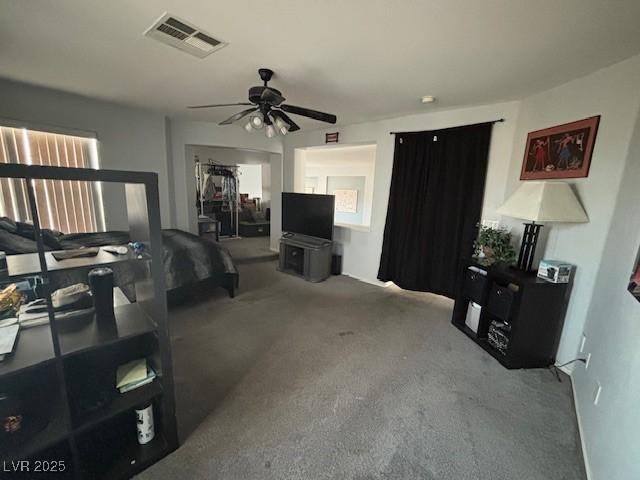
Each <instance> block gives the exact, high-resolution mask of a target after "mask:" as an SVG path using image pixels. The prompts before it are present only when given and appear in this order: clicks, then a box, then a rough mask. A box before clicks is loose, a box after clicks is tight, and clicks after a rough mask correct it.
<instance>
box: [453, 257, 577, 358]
mask: <svg viewBox="0 0 640 480" xmlns="http://www.w3.org/2000/svg"><path fill="white" fill-rule="evenodd" d="M469 267H474V269H480V270H482V271H483V273H484V275H483V274H482V273H478V272H477V271H473V270H470V269H469ZM461 268H462V272H461V278H462V281H461V282H460V286H459V289H458V293H457V296H456V302H455V305H454V309H453V316H452V319H451V323H453V325H454V326H455V327H457V328H458V329H460V330H461V331H462V332H464V333H465V334H466V335H467V336H468V337H469V338H470V339H471V340H473V341H474V342H475V343H476V344H478V345H479V346H480V347H481V348H483V349H484V350H485V351H487V352H488V353H489V354H491V355H492V356H493V357H494V358H495V359H496V360H498V361H499V362H500V363H501V364H502V365H503V366H505V367H506V368H541V367H547V366H549V365H553V364H554V362H555V358H556V351H557V349H558V344H559V342H560V335H561V332H562V326H563V324H564V316H565V312H566V309H567V304H568V300H569V292H570V284H567V283H564V284H554V283H550V282H547V281H546V280H542V279H540V278H538V277H537V276H536V274H535V272H522V271H520V270H516V269H513V268H509V267H487V266H483V265H482V264H480V263H478V262H477V261H474V260H470V261H465V262H463V265H462V267H461ZM470 301H472V302H475V303H478V304H480V306H481V307H482V310H481V313H480V321H479V324H478V330H477V332H474V331H473V330H471V329H470V328H469V327H468V326H467V325H466V324H465V320H466V316H467V309H468V308H469V302H470ZM492 322H496V323H497V324H499V325H503V326H504V327H503V329H502V330H500V333H501V335H502V334H503V335H504V336H505V337H506V339H507V342H508V344H507V347H506V348H504V349H498V348H496V347H495V346H494V345H492V344H491V343H490V342H489V339H488V337H489V330H490V328H491V324H492Z"/></svg>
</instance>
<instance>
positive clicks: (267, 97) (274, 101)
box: [260, 87, 285, 106]
mask: <svg viewBox="0 0 640 480" xmlns="http://www.w3.org/2000/svg"><path fill="white" fill-rule="evenodd" d="M260 100H262V101H264V102H267V103H268V104H269V105H274V106H277V105H280V104H281V103H282V102H284V101H285V98H284V97H283V96H282V95H280V94H279V93H278V92H275V91H273V90H271V89H270V88H269V87H266V88H265V89H264V90H263V91H262V95H260Z"/></svg>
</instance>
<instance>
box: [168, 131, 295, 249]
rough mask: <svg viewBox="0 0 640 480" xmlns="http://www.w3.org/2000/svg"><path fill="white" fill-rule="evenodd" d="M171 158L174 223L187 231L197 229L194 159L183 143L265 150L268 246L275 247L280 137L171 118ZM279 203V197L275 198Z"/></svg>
mask: <svg viewBox="0 0 640 480" xmlns="http://www.w3.org/2000/svg"><path fill="white" fill-rule="evenodd" d="M170 130H171V132H170V133H171V147H172V152H171V159H172V162H173V174H174V175H173V181H174V188H175V205H176V215H177V216H176V225H177V228H180V229H182V230H186V231H188V232H194V233H195V232H197V212H196V209H195V208H194V205H195V202H196V185H195V182H194V181H193V176H194V168H195V165H194V162H193V158H192V155H191V153H190V151H189V155H187V153H188V152H187V147H188V146H191V145H201V146H207V145H208V146H217V147H232V148H240V149H248V150H258V151H263V152H268V153H269V154H277V155H270V163H271V188H272V221H271V242H272V247H273V246H274V243H273V242H275V246H276V247H277V242H278V238H279V237H280V224H281V222H280V221H279V219H275V220H276V221H274V217H275V216H276V215H278V216H279V215H280V208H278V209H276V208H275V204H276V198H275V197H277V196H279V195H280V193H279V192H281V190H277V189H276V188H278V187H280V186H281V184H282V182H281V180H280V179H279V178H276V175H281V174H282V165H277V164H278V163H281V153H282V143H281V141H280V138H273V139H268V138H266V137H265V136H264V135H262V134H261V133H260V132H257V133H254V134H249V133H247V132H246V131H245V130H244V129H243V128H239V127H238V126H236V125H228V126H219V125H216V124H214V123H210V122H190V121H185V120H172V121H171V127H170ZM277 203H278V204H279V200H278V202H277Z"/></svg>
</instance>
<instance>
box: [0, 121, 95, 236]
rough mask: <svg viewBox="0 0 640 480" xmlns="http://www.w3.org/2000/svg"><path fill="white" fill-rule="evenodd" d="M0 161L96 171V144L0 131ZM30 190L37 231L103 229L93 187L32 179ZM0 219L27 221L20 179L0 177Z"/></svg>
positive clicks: (17, 130) (9, 129)
mask: <svg viewBox="0 0 640 480" xmlns="http://www.w3.org/2000/svg"><path fill="white" fill-rule="evenodd" d="M0 162H1V163H19V164H23V165H49V166H58V167H79V168H89V167H94V168H97V166H98V162H97V142H96V139H95V138H86V137H77V136H72V135H61V134H57V133H49V132H40V131H35V130H27V129H25V128H13V127H0ZM33 186H34V190H35V196H36V203H37V206H38V213H39V216H40V226H41V227H42V228H50V229H52V230H59V231H61V232H64V233H83V232H95V231H100V230H104V220H103V219H102V194H101V191H100V185H99V184H91V183H90V182H77V181H60V180H33ZM96 212H99V213H100V215H97V214H96ZM0 216H6V217H10V218H12V219H14V220H17V221H22V222H33V219H32V218H31V212H30V210H29V203H28V200H27V192H26V189H25V187H24V183H23V182H22V181H21V180H14V179H9V178H2V179H0Z"/></svg>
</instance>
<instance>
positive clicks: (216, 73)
mask: <svg viewBox="0 0 640 480" xmlns="http://www.w3.org/2000/svg"><path fill="white" fill-rule="evenodd" d="M0 11H1V12H2V13H1V15H0V76H1V77H7V78H11V79H15V80H20V81H25V82H30V83H34V84H38V85H44V86H48V87H53V88H57V89H62V90H66V91H70V92H75V93H79V94H82V95H87V96H91V97H98V98H102V99H107V100H112V101H116V102H121V103H126V104H132V105H137V106H141V107H147V108H152V109H155V110H158V111H162V112H165V113H167V114H169V115H172V116H177V117H187V118H192V119H200V120H213V121H220V120H222V119H224V118H226V117H228V116H230V115H231V114H233V113H235V112H236V111H238V110H239V109H238V108H234V107H227V108H219V109H215V110H213V109H211V110H208V111H187V110H186V109H185V108H184V107H185V106H186V105H191V104H199V103H225V102H233V101H246V95H247V94H246V91H247V88H248V87H249V86H252V85H258V84H260V82H259V81H258V76H257V72H256V70H257V68H259V67H262V66H265V67H270V68H272V69H274V70H275V71H276V77H275V78H274V81H273V82H272V85H273V86H274V87H276V88H279V89H280V90H282V92H283V94H284V96H285V97H287V101H288V103H291V104H294V105H299V106H305V107H309V108H314V109H318V110H323V111H327V112H331V113H335V114H337V115H338V121H339V123H342V124H346V123H352V122H358V121H363V120H368V119H374V118H384V117H391V116H397V115H401V114H406V113H412V112H422V111H428V110H435V109H442V108H451V107H455V106H461V105H472V104H482V103H489V102H494V101H500V100H510V99H517V98H521V97H523V96H526V95H528V94H531V93H534V92H537V91H541V90H544V89H546V88H548V87H551V86H554V85H557V84H560V83H563V82H565V81H568V80H571V79H573V78H576V77H579V76H582V75H584V74H586V73H589V72H591V71H594V70H597V69H599V68H602V67H604V66H607V65H609V64H612V63H615V62H617V61H619V60H622V59H625V58H628V57H630V56H633V55H635V54H637V53H640V28H639V27H638V20H639V19H640V1H638V0H618V1H615V2H612V1H610V0H535V1H533V0H482V1H480V0H430V1H428V0H422V1H418V0H415V1H413V0H405V1H399V0H396V1H393V0H323V1H318V0H271V1H265V0H263V1H254V0H243V1H240V0H218V1H204V0H200V1H198V0H165V1H160V0H158V1H153V0H134V1H131V0H109V1H97V0H95V1H94V0H92V1H87V0H38V1H35V0H34V1H29V2H27V1H17V0H0ZM164 11H168V12H170V13H172V14H174V15H177V16H179V17H182V18H184V19H186V20H189V21H191V22H193V23H195V24H196V25H197V26H198V27H200V28H202V29H203V30H205V31H208V32H209V33H211V34H212V35H214V36H216V37H219V38H221V39H223V40H225V41H227V42H229V43H230V45H229V46H227V47H225V48H223V49H222V50H219V51H218V52H216V53H214V54H212V55H211V56H209V57H208V58H205V59H203V60H201V59H198V58H195V57H192V56H190V55H188V54H186V53H184V52H180V51H179V50H176V49H173V48H171V47H168V46H166V45H163V44H161V43H158V42H156V41H154V40H151V39H149V38H146V37H143V36H142V33H143V31H144V30H145V29H146V28H147V27H148V26H150V25H151V24H152V23H153V21H154V20H156V18H157V17H159V16H160V15H161V14H162V13H163V12H164ZM605 93H606V92H602V94H605ZM422 95H434V96H436V97H437V102H436V103H435V104H432V105H422V104H421V103H420V102H419V99H420V97H421V96H422ZM298 118H299V117H298ZM301 125H303V126H305V127H307V128H309V127H316V126H318V127H319V126H322V125H323V124H320V123H318V122H314V121H304V122H301Z"/></svg>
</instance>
